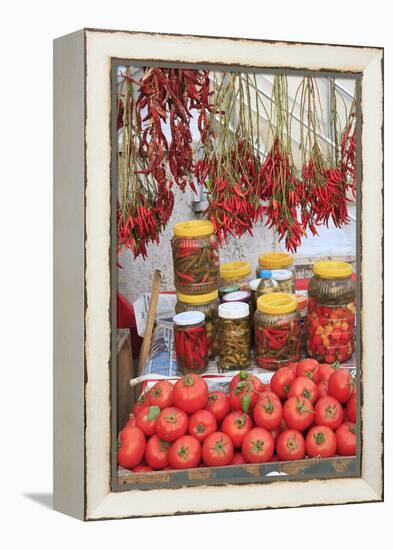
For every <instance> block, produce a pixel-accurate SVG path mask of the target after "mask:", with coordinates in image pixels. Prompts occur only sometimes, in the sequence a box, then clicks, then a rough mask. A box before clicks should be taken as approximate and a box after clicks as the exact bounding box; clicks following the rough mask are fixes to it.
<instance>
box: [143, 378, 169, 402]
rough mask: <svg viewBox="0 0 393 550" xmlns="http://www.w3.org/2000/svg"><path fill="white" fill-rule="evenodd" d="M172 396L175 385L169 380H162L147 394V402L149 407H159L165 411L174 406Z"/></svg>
mask: <svg viewBox="0 0 393 550" xmlns="http://www.w3.org/2000/svg"><path fill="white" fill-rule="evenodd" d="M172 394H173V384H171V382H168V380H160V381H159V382H156V383H155V384H154V386H153V387H152V388H150V390H149V391H148V392H147V401H148V403H149V405H157V407H160V409H165V408H166V407H172V405H173V397H172Z"/></svg>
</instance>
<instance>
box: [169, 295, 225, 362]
mask: <svg viewBox="0 0 393 550" xmlns="http://www.w3.org/2000/svg"><path fill="white" fill-rule="evenodd" d="M219 305H220V300H219V298H218V291H217V290H213V292H209V293H208V294H198V295H193V294H182V293H180V292H178V293H177V302H176V307H175V311H176V313H183V312H184V311H201V312H202V313H204V315H205V323H206V332H207V347H208V351H209V357H214V356H215V355H216V353H217V325H218V306H219Z"/></svg>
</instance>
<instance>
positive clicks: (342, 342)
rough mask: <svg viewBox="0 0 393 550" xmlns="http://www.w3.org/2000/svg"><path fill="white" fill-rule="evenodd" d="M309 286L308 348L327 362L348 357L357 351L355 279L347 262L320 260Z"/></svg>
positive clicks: (313, 355)
mask: <svg viewBox="0 0 393 550" xmlns="http://www.w3.org/2000/svg"><path fill="white" fill-rule="evenodd" d="M313 271H314V274H313V277H312V278H311V280H310V283H309V286H308V297H309V298H308V313H307V317H306V331H307V338H306V344H307V352H308V354H309V355H310V356H311V357H314V358H315V359H317V360H318V361H323V362H325V363H334V362H336V361H340V362H344V361H348V360H349V359H350V358H351V357H352V355H353V352H354V332H355V309H356V308H355V283H354V281H353V279H352V266H351V264H349V263H346V262H336V261H320V262H316V263H315V264H314V266H313Z"/></svg>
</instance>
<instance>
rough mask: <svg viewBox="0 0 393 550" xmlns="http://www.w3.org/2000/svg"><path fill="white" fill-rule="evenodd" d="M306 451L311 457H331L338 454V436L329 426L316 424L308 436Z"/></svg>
mask: <svg viewBox="0 0 393 550" xmlns="http://www.w3.org/2000/svg"><path fill="white" fill-rule="evenodd" d="M306 453H307V456H309V457H310V458H314V457H316V456H319V457H321V458H329V457H330V456H334V455H335V454H336V436H335V435H334V432H333V430H331V429H330V428H328V427H327V426H314V427H313V428H311V430H309V432H308V434H307V437H306Z"/></svg>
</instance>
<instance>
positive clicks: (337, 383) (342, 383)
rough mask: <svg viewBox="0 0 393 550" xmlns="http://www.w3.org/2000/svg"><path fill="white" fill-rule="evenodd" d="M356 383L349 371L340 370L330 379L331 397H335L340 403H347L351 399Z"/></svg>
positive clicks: (329, 389)
mask: <svg viewBox="0 0 393 550" xmlns="http://www.w3.org/2000/svg"><path fill="white" fill-rule="evenodd" d="M354 386H355V381H354V379H353V378H352V375H351V373H350V372H349V371H348V370H347V369H338V370H336V372H334V373H333V374H332V375H331V377H330V378H329V382H328V391H329V395H332V396H333V397H335V398H336V399H337V400H338V401H340V403H346V402H347V401H348V399H349V398H350V397H351V394H352V392H353V388H354Z"/></svg>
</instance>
